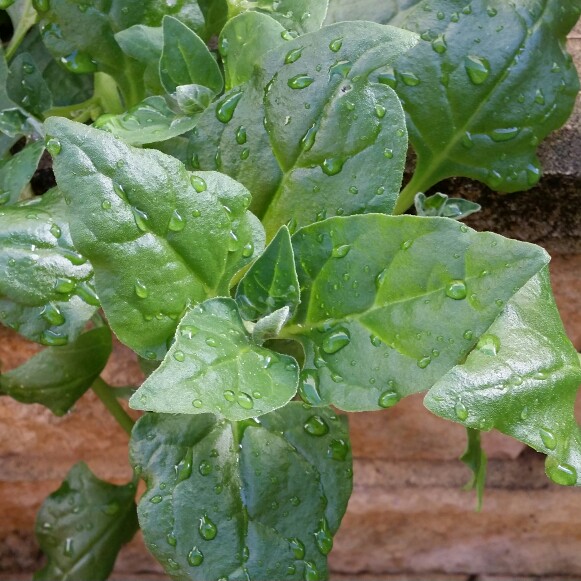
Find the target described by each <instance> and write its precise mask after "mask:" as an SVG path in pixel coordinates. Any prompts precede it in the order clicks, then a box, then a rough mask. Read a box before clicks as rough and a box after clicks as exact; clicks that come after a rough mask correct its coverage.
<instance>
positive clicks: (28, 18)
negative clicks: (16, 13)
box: [5, 0, 37, 62]
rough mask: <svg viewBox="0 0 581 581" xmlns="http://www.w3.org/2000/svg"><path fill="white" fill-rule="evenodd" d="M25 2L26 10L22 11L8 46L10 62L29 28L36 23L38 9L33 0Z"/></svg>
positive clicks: (25, 0) (7, 52) (7, 58)
mask: <svg viewBox="0 0 581 581" xmlns="http://www.w3.org/2000/svg"><path fill="white" fill-rule="evenodd" d="M23 4H24V10H23V11H22V16H21V18H20V20H19V21H18V24H17V25H16V29H15V30H14V33H13V34H12V38H11V39H10V42H9V44H8V47H7V48H6V52H5V56H6V60H7V61H8V62H9V61H10V60H11V59H12V57H13V56H14V53H15V52H16V51H17V49H18V47H19V46H20V43H21V42H22V41H23V40H24V37H25V36H26V33H27V32H28V30H29V29H30V28H31V27H32V26H34V24H35V23H36V17H37V14H36V10H35V9H34V8H33V7H32V2H31V0H24V2H23Z"/></svg>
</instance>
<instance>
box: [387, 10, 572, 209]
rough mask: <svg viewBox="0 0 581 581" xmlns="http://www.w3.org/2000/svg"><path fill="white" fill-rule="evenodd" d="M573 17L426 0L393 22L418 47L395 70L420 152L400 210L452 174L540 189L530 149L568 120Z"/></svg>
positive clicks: (509, 188) (501, 186)
mask: <svg viewBox="0 0 581 581" xmlns="http://www.w3.org/2000/svg"><path fill="white" fill-rule="evenodd" d="M428 6H429V11H428V10H427V9H426V8H427V7H428ZM580 9H581V7H580V6H579V4H578V3H575V2H567V3H561V2H550V1H548V0H518V1H516V2H504V1H502V0H495V1H492V2H490V1H488V0H477V1H468V0H463V1H461V2H457V3H454V5H451V3H450V2H449V1H448V0H437V1H436V2H433V1H431V0H430V1H428V0H424V1H423V2H420V3H418V4H417V5H416V6H415V7H414V8H413V9H412V10H410V11H408V12H407V13H406V14H405V17H404V18H402V19H398V20H397V23H398V24H399V25H401V26H404V27H405V28H408V29H409V30H413V31H415V32H418V33H421V34H422V38H423V39H425V40H424V42H421V43H420V44H419V45H418V46H417V47H416V48H415V49H414V50H413V51H411V52H410V53H408V54H406V55H403V56H402V57H401V58H400V59H399V60H398V62H397V64H396V66H395V71H394V72H393V71H392V79H393V80H392V81H391V82H392V85H396V86H395V89H396V91H397V93H398V95H399V97H400V98H401V99H402V101H403V103H404V109H405V111H406V113H407V115H408V130H409V133H410V140H411V143H412V145H413V147H414V149H415V150H416V152H417V154H418V165H417V169H416V178H415V179H414V181H413V182H412V184H411V185H410V187H409V188H408V191H407V192H406V195H405V196H404V197H403V199H402V200H401V201H400V203H399V204H400V206H399V210H403V209H405V208H406V207H408V206H410V205H411V203H412V201H413V195H414V194H416V193H417V192H418V191H424V192H425V191H426V189H427V188H429V187H430V186H432V185H434V184H435V183H437V182H438V181H440V180H442V179H444V178H446V177H449V176H466V177H470V178H474V179H478V180H480V181H483V182H485V183H486V184H487V185H488V186H489V187H490V188H492V189H493V190H497V191H503V192H515V191H520V190H523V189H527V188H529V187H531V186H533V185H534V184H536V183H537V182H538V180H539V178H540V175H541V170H540V166H539V161H538V158H537V156H536V150H537V146H538V144H539V142H540V141H541V140H542V139H544V138H545V137H546V136H547V135H548V134H549V133H550V132H551V131H553V130H554V129H556V128H557V127H559V126H560V125H561V124H563V123H564V122H565V120H566V119H567V117H568V116H569V114H570V113H571V110H572V108H573V105H574V102H575V97H576V95H577V91H578V87H579V84H578V80H577V73H576V71H575V67H574V65H573V63H572V59H571V57H570V56H569V55H568V54H567V53H566V51H565V49H564V45H565V38H566V35H567V33H568V32H569V30H570V29H571V28H572V26H573V25H574V24H575V22H576V21H577V18H578V17H579V12H580ZM500 47H501V48H500ZM428 103H429V106H427V104H428ZM435 110H437V111H438V112H439V114H438V115H434V114H433V112H434V111H435ZM408 194H409V195H408Z"/></svg>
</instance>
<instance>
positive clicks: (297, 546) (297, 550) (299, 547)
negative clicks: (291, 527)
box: [287, 537, 305, 561]
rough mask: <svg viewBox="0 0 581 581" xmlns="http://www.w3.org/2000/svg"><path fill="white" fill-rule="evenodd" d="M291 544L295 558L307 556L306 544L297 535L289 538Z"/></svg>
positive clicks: (299, 558)
mask: <svg viewBox="0 0 581 581" xmlns="http://www.w3.org/2000/svg"><path fill="white" fill-rule="evenodd" d="M287 541H288V544H289V545H290V548H291V551H292V552H293V555H294V558H295V559H297V560H299V561H300V560H301V559H304V558H305V545H304V544H303V543H302V542H301V541H300V540H299V539H297V538H296V537H291V538H290V539H287Z"/></svg>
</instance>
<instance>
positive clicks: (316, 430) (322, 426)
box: [303, 416, 329, 437]
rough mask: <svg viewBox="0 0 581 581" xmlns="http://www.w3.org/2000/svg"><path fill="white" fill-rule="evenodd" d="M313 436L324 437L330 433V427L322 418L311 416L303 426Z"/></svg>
mask: <svg viewBox="0 0 581 581" xmlns="http://www.w3.org/2000/svg"><path fill="white" fill-rule="evenodd" d="M303 427H304V430H305V432H307V434H310V435H311V436H318V437H320V436H324V435H325V434H328V433H329V426H328V425H327V423H326V422H325V420H324V419H323V418H322V417H321V416H311V417H310V418H309V419H308V420H307V421H306V422H305V425H304V426H303Z"/></svg>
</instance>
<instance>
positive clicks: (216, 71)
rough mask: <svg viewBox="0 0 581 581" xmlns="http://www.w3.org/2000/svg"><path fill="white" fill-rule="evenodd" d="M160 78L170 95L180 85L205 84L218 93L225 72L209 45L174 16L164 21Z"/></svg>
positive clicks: (220, 89) (222, 86)
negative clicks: (222, 70)
mask: <svg viewBox="0 0 581 581" xmlns="http://www.w3.org/2000/svg"><path fill="white" fill-rule="evenodd" d="M159 76H160V78H161V82H162V85H163V86H164V88H165V90H166V91H167V92H168V93H174V92H175V90H176V88H177V87H178V85H191V84H196V85H203V86H205V87H208V88H209V89H211V90H212V91H213V92H214V93H215V94H218V93H220V92H221V91H222V89H223V88H224V79H223V78H222V73H221V72H220V68H219V67H218V63H217V62H216V61H215V60H214V57H213V56H212V54H211V53H210V51H209V50H208V47H207V46H206V43H205V42H204V41H203V40H202V39H201V38H200V37H199V36H198V35H197V34H196V33H195V32H194V31H193V30H191V29H190V28H188V27H187V26H186V25H185V24H182V23H181V22H180V21H179V20H177V19H175V18H172V17H171V16H166V17H165V18H164V19H163V51H162V53H161V60H160V61H159Z"/></svg>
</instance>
